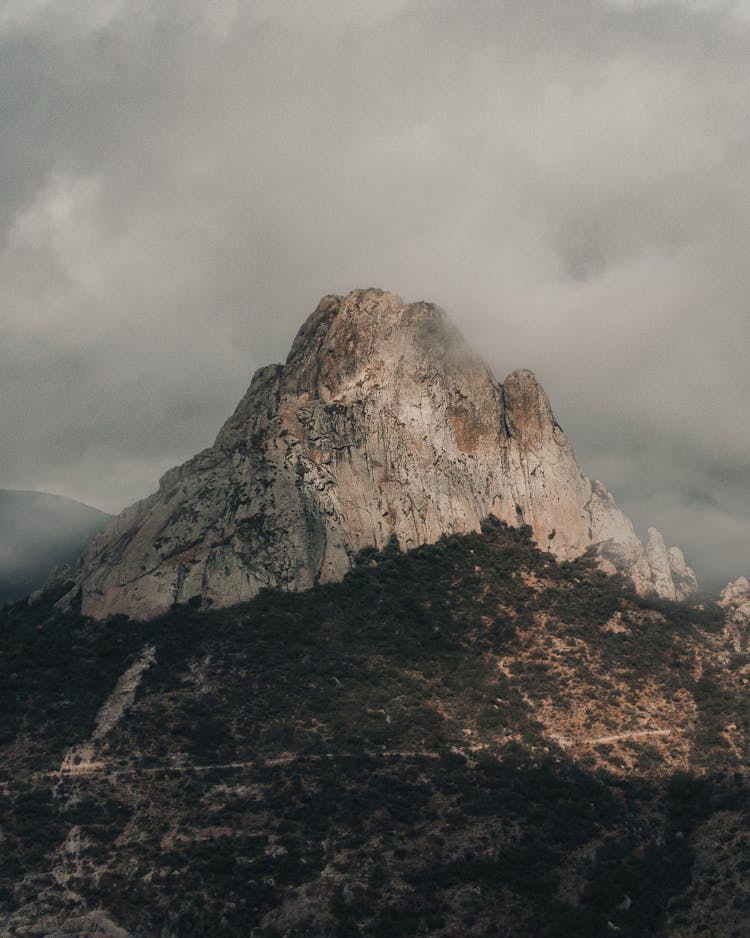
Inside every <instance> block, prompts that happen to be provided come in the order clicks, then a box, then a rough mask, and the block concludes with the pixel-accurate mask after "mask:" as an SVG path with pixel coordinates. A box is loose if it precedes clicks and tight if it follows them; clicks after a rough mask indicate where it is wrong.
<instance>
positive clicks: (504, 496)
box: [76, 289, 697, 618]
mask: <svg viewBox="0 0 750 938" xmlns="http://www.w3.org/2000/svg"><path fill="white" fill-rule="evenodd" d="M489 514H494V515H496V516H497V517H498V518H499V519H501V520H503V521H506V522H507V523H509V524H512V525H518V524H528V525H530V526H531V529H532V532H533V536H534V538H535V539H536V541H537V543H538V544H539V546H540V547H541V548H543V549H545V550H549V551H551V552H552V553H553V554H555V555H556V556H557V557H558V558H560V559H572V558H574V557H577V556H579V555H580V554H582V553H583V552H584V551H585V550H587V548H589V547H594V548H595V549H596V551H597V552H598V553H599V555H600V557H601V562H602V564H603V566H604V567H605V569H608V570H610V571H614V570H615V569H619V570H621V571H623V572H625V573H626V574H627V575H628V576H630V577H631V579H632V580H633V582H634V584H635V586H636V588H637V589H638V590H639V591H640V592H641V593H649V592H651V593H654V594H656V595H659V596H663V597H666V598H670V599H681V598H687V597H689V596H691V595H693V594H694V593H695V591H696V588H697V584H696V582H695V577H694V575H693V573H692V571H691V570H690V568H689V567H687V565H686V564H685V561H684V558H683V556H682V553H681V552H680V551H679V550H677V549H676V548H671V549H669V550H668V549H667V548H666V546H665V544H664V541H663V539H662V538H661V535H659V534H658V532H655V531H653V530H652V531H651V532H650V534H649V541H648V545H647V546H646V547H644V546H643V545H642V544H641V542H640V541H639V539H638V537H637V536H636V534H635V532H634V530H633V526H632V524H631V523H630V521H629V520H628V519H627V518H626V517H625V515H624V514H623V513H622V512H621V511H620V509H619V508H618V507H617V505H616V504H615V502H614V499H613V498H612V496H611V495H610V494H609V492H608V491H607V490H606V488H605V487H604V486H603V485H602V484H601V483H599V482H595V481H592V480H590V479H588V478H587V477H586V476H585V475H584V473H583V472H582V471H581V469H580V468H579V467H578V465H577V463H576V461H575V458H574V456H573V451H572V448H571V445H570V443H569V442H568V439H567V437H566V436H565V434H564V433H563V431H562V429H561V428H560V426H559V425H558V424H557V422H556V420H555V418H554V415H553V413H552V408H551V407H550V403H549V400H548V399H547V395H546V394H545V393H544V391H543V389H542V388H541V386H540V385H539V383H538V381H537V380H536V378H535V377H534V375H533V374H532V373H531V372H530V371H525V370H522V371H514V372H513V373H512V374H510V375H509V376H508V377H507V378H506V380H505V381H504V382H503V384H499V383H498V382H497V381H496V380H495V379H494V377H493V375H492V374H491V372H490V371H489V369H488V367H487V366H486V365H485V364H484V362H483V361H482V360H481V359H480V358H478V357H477V356H476V355H475V354H474V353H473V352H472V351H471V350H470V349H469V348H468V347H467V345H466V343H465V342H464V340H463V339H462V337H461V336H460V334H459V333H458V332H457V331H456V329H455V328H454V327H453V325H452V324H451V323H450V322H449V320H448V319H447V317H446V315H445V313H444V312H442V310H440V309H439V308H438V307H436V306H434V305H432V304H430V303H424V302H419V303H410V304H405V303H403V302H402V301H401V300H400V299H399V298H398V297H397V296H394V295H393V294H391V293H386V292H384V291H382V290H375V289H370V290H355V291H354V292H352V293H349V294H348V295H346V296H325V297H323V299H322V300H321V301H320V303H319V304H318V307H317V309H316V310H315V312H314V313H313V314H312V315H311V316H310V317H309V318H308V319H307V321H306V322H305V323H304V324H303V326H302V328H301V329H300V331H299V332H298V334H297V337H296V338H295V340H294V343H293V345H292V349H291V351H290V353H289V357H288V358H287V361H286V363H285V364H284V365H270V366H268V367H265V368H261V369H260V370H259V371H258V372H257V373H256V374H255V376H254V377H253V379H252V383H251V384H250V387H249V389H248V391H247V393H246V394H245V396H244V397H243V399H242V400H241V401H240V403H239V405H238V406H237V409H236V410H235V412H234V414H233V415H232V416H231V417H230V418H229V420H227V422H226V423H225V424H224V426H223V427H222V428H221V430H220V432H219V434H218V436H217V438H216V442H215V443H214V445H213V446H211V447H210V448H209V449H206V450H204V451H203V452H201V453H199V454H198V455H197V456H195V457H193V458H192V459H190V460H188V462H186V463H185V464H184V465H182V466H179V467H177V468H175V469H172V470H170V471H169V472H167V473H166V475H164V477H163V478H162V479H161V481H160V483H159V489H158V491H157V492H156V493H155V494H154V495H151V496H150V497H149V498H147V499H145V500H144V501H141V502H139V503H137V504H136V505H133V506H132V507H130V508H128V509H126V510H125V511H124V512H123V513H122V514H121V515H120V516H119V517H118V518H116V519H115V521H114V522H113V523H112V524H111V525H110V526H109V528H108V529H107V530H106V531H105V533H104V534H102V535H101V536H100V537H99V538H97V540H96V541H95V542H94V543H93V544H92V546H91V547H90V549H89V551H88V552H87V554H86V555H85V557H84V558H83V562H82V565H81V568H80V570H79V572H78V575H77V585H76V589H80V590H81V592H82V602H83V612H84V613H85V614H88V615H91V616H93V617H95V618H104V617H106V616H108V615H110V614H112V613H126V614H128V615H130V616H132V617H136V618H147V617H150V616H154V615H156V614H158V613H159V612H161V611H163V610H165V609H167V608H168V607H169V606H170V605H172V603H174V602H186V601H188V600H190V599H191V598H193V597H197V596H199V597H201V599H202V600H203V601H206V602H208V601H210V602H211V603H213V604H214V605H230V604H232V603H236V602H240V601H243V600H246V599H249V598H251V597H252V596H254V595H255V594H256V593H257V592H258V590H259V589H261V588H262V587H265V586H267V587H273V588H280V589H285V590H301V589H305V588H307V587H310V586H312V585H313V584H315V583H316V582H326V581H331V580H338V579H340V578H341V577H342V576H343V575H344V574H345V573H346V571H347V570H348V569H349V568H350V566H351V564H352V559H353V557H354V555H355V554H356V553H357V551H359V550H360V549H361V548H363V547H366V546H370V545H374V546H376V547H382V546H384V545H385V544H386V543H387V542H388V541H389V539H390V538H391V537H392V536H394V535H395V537H396V538H397V539H398V541H399V544H400V545H401V546H402V547H403V548H410V547H414V546H416V545H418V544H422V543H429V542H432V541H435V540H437V539H438V538H439V537H440V536H441V535H442V534H444V533H456V532H466V531H471V530H476V529H478V528H479V525H480V522H481V520H482V518H484V517H485V516H487V515H489Z"/></svg>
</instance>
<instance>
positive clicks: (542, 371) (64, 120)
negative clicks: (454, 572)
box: [0, 0, 750, 581]
mask: <svg viewBox="0 0 750 938" xmlns="http://www.w3.org/2000/svg"><path fill="white" fill-rule="evenodd" d="M748 63H750V2H747V0H735V2H731V0H671V2H667V0H523V2H518V0H510V2H502V0H492V2H486V3H484V2H465V0H461V2H458V0H456V2H428V0H421V2H417V0H413V2H410V0H379V2H378V3H372V2H369V0H368V2H359V0H357V2H353V0H346V2H331V0H315V2H312V0H309V2H301V0H298V2H283V0H270V2H263V0H253V2H249V0H248V2H245V3H241V2H232V0H4V2H3V3H2V4H1V5H0V122H1V123H0V174H1V176H2V179H1V185H0V324H1V325H2V332H1V334H0V402H1V403H0V443H1V445H0V487H5V488H24V489H32V488H33V489H41V490H45V491H49V492H55V493H59V494H64V495H69V496H71V497H74V498H77V499H80V500H83V501H85V502H88V503H90V504H93V505H95V506H97V507H99V508H102V509H105V510H109V511H115V510H119V509H120V508H122V507H123V506H124V505H126V504H128V503H130V502H131V501H133V500H135V499H137V498H139V497H142V496H143V495H146V494H147V493H149V492H150V491H152V490H153V489H154V488H155V486H156V483H157V480H158V477H159V475H160V474H161V473H162V472H163V471H164V470H165V469H167V468H168V467H170V466H171V465H174V464H176V463H178V462H181V461H183V460H184V459H185V458H187V457H188V456H190V455H192V454H193V453H194V452H196V451H197V450H199V449H201V448H203V447H204V446H207V445H209V444H210V443H211V442H212V441H213V438H214V436H215V434H216V432H217V430H218V428H219V426H220V424H221V423H222V421H223V420H224V419H225V418H226V417H227V416H228V415H229V413H230V412H231V411H232V409H233V408H234V405H235V404H236V402H237V400H238V399H239V397H240V396H241V395H242V393H243V392H244V390H245V388H246V386H247V384H248V383H249V380H250V377H251V375H252V372H253V371H254V369H255V368H257V367H258V366H260V365H261V364H264V363H267V362H269V361H278V360H283V359H284V358H285V356H286V353H287V351H288V347H289V345H290V342H291V339H292V337H293V335H294V333H295V332H296V330H297V328H298V327H299V325H300V323H301V322H302V320H303V319H304V317H305V316H306V315H307V314H308V313H309V312H311V311H312V309H313V308H314V307H315V305H316V303H317V300H318V298H319V297H320V296H321V295H322V294H325V293H342V292H346V291H348V290H350V289H352V288H354V287H357V286H380V287H383V288H386V289H390V290H393V291H394V292H396V293H398V294H400V295H401V296H402V297H403V298H404V299H405V300H407V301H410V300H416V299H429V300H432V301H434V302H436V303H438V304H439V305H441V306H443V307H444V308H445V309H446V310H447V311H448V312H449V313H450V314H451V315H452V316H453V318H454V319H455V321H456V322H457V324H458V325H459V327H460V328H461V329H462V330H463V331H464V333H465V334H466V335H467V337H468V338H469V340H470V341H471V342H472V343H473V344H474V345H475V346H476V347H478V348H479V350H480V351H481V352H482V354H483V355H484V356H485V358H486V359H487V361H488V362H489V364H490V365H491V366H492V368H493V369H494V371H495V374H496V375H497V377H498V378H499V379H502V378H503V377H504V376H505V374H507V372H509V371H511V370H513V369H515V368H518V367H529V368H532V369H533V370H534V371H536V373H537V374H538V376H539V378H540V379H541V381H542V383H543V384H544V386H545V387H546V389H547V391H548V393H549V395H550V397H551V399H552V404H553V407H554V408H555V411H556V414H557V417H558V420H559V421H560V422H561V424H562V425H563V427H564V429H565V430H566V431H567V432H568V434H569V436H570V437H571V439H572V441H573V443H574V446H575V449H576V453H577V456H578V459H579V462H580V463H581V464H582V466H583V468H584V469H585V470H586V471H587V472H588V473H589V474H590V475H592V476H595V477H598V478H601V479H602V480H603V481H604V482H605V483H606V484H607V485H608V486H609V488H610V489H611V490H612V491H613V492H614V494H615V496H616V498H617V499H618V501H619V503H620V504H621V506H622V507H623V508H624V509H625V510H626V511H627V512H628V513H629V514H630V515H631V517H632V518H633V520H634V521H635V523H636V525H637V527H638V529H639V533H641V534H643V532H644V530H645V526H646V525H647V524H649V523H653V524H655V525H656V526H657V527H659V528H660V529H661V530H662V531H663V533H664V535H665V537H666V538H667V540H668V542H670V543H677V544H679V545H680V546H682V547H683V548H684V549H685V551H686V554H687V556H688V560H689V561H692V562H693V563H694V565H695V567H696V569H697V571H698V573H699V575H701V576H702V577H703V579H704V580H706V581H716V580H718V581H726V580H727V579H728V578H729V577H736V576H738V575H740V574H741V573H746V574H750V490H749V489H748V484H747V480H748V474H749V470H750V435H749V432H748V418H747V414H748V411H747V402H748V398H749V397H750V369H749V368H748V348H750V315H749V314H748V298H749V297H750V68H749V67H748Z"/></svg>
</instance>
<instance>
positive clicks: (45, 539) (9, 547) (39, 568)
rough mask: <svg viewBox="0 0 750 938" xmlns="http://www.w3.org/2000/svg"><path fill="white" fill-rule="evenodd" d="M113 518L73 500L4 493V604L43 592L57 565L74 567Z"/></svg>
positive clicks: (0, 572)
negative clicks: (32, 593)
mask: <svg viewBox="0 0 750 938" xmlns="http://www.w3.org/2000/svg"><path fill="white" fill-rule="evenodd" d="M109 519H110V515H107V514H105V513H104V512H103V511H99V510H98V509H96V508H91V507H90V506H89V505H84V504H82V503H81V502H77V501H75V500H74V499H72V498H63V497H62V496H60V495H48V494H47V493H45V492H24V491H16V490H11V489H0V605H2V604H3V603H6V602H12V601H13V600H16V599H21V598H22V597H24V596H28V594H29V593H31V592H33V591H34V590H37V589H39V588H40V587H41V586H42V584H43V583H44V581H45V580H46V579H47V576H48V575H49V573H50V571H51V570H52V568H53V567H57V566H62V565H63V564H70V565H71V566H72V565H74V564H75V563H76V562H77V561H78V558H79V557H80V555H81V554H82V553H83V551H84V549H85V548H86V546H87V545H88V543H89V542H90V541H91V539H92V538H93V537H94V536H95V535H96V534H99V532H100V531H101V530H102V529H103V528H104V526H105V525H106V523H107V521H109Z"/></svg>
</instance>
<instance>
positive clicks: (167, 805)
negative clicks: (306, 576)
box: [0, 520, 750, 938]
mask: <svg viewBox="0 0 750 938" xmlns="http://www.w3.org/2000/svg"><path fill="white" fill-rule="evenodd" d="M54 599H55V597H54V596H52V595H50V596H47V597H44V598H43V599H42V600H41V601H40V602H39V603H37V604H36V605H35V606H28V605H26V604H23V603H19V604H17V605H15V606H12V607H10V608H9V609H8V610H6V611H5V612H4V614H3V616H2V619H0V648H1V649H2V656H1V657H0V675H1V681H2V700H0V745H1V747H2V750H1V753H2V754H1V759H2V763H1V764H2V774H1V775H0V792H1V793H2V798H1V800H0V809H1V810H2V812H3V815H2V819H1V820H0V825H1V826H0V923H3V928H4V931H3V933H4V934H18V935H21V934H25V935H63V934H79V935H85V934H91V935H93V934H111V935H121V936H122V935H127V934H130V935H139V936H150V935H159V936H163V938H169V936H204V935H214V934H216V935H221V934H226V935H243V936H250V935H268V936H272V935H294V936H341V938H344V936H347V938H348V936H356V935H368V936H370V935H373V936H383V938H386V936H388V938H390V936H397V935H424V934H433V935H443V936H456V935H467V936H469V935H477V936H480V935H481V936H485V935H486V936H490V935H491V936H495V935H509V936H544V935H549V936H558V935H576V936H600V935H602V936H603V935H610V934H623V935H631V936H644V935H680V936H683V935H688V936H689V935H693V936H698V935H701V936H702V935H707V934H710V935H716V936H723V935H727V936H731V935H737V936H740V935H742V934H746V929H747V922H748V920H749V919H750V887H749V886H748V877H747V871H748V869H750V825H749V824H748V822H749V820H750V807H749V805H750V797H749V796H750V784H748V777H747V774H746V766H747V764H748V763H747V755H748V749H747V740H748V728H749V726H750V718H749V715H748V708H747V682H748V678H749V677H750V665H749V661H750V659H749V658H748V655H747V636H744V637H743V636H740V637H739V638H738V637H737V636H736V635H734V636H733V638H732V640H731V641H730V640H729V637H728V635H727V633H726V629H725V625H724V621H723V618H722V615H721V611H720V610H719V609H718V608H716V607H713V606H711V605H709V604H702V605H696V606H681V605H674V604H662V605H656V604H654V603H648V602H645V601H644V600H642V599H638V598H636V597H635V596H634V595H633V594H632V593H631V592H629V591H628V590H627V589H626V588H625V587H624V586H623V584H622V583H621V582H620V581H618V580H617V579H615V578H610V577H607V576H604V575H603V574H601V573H599V572H598V571H596V570H595V568H594V565H593V563H592V562H590V561H589V560H587V559H585V558H584V559H582V560H580V561H577V562H575V563H572V564H565V563H564V564H558V563H557V562H556V561H555V560H554V559H553V558H552V557H551V556H550V555H548V554H544V553H542V552H540V551H539V550H538V549H537V548H536V547H535V546H534V544H533V543H532V542H531V540H530V539H529V532H528V529H521V530H517V529H512V528H508V527H506V526H504V525H501V524H500V523H498V522H496V521H494V520H490V521H488V522H487V523H486V524H485V525H484V528H483V532H482V533H481V534H476V535H467V536H461V537H459V536H455V537H450V538H444V539H443V540H441V541H440V542H438V543H437V544H435V545H433V546H430V547H421V548H419V549H417V550H415V551H412V552H410V553H408V554H401V553H399V551H398V547H397V546H396V545H393V546H391V547H388V548H386V549H385V550H384V551H382V552H380V553H376V552H374V551H372V552H364V553H363V554H361V555H360V556H359V563H358V566H357V568H356V569H355V570H354V571H353V572H352V573H351V574H350V575H349V576H348V577H347V578H346V579H345V580H344V582H342V583H339V584H335V585H329V586H321V587H316V588H315V589H313V590H311V591H308V592H306V593H301V594H291V593H289V594H286V593H278V592H265V593H262V594H261V595H260V596H258V597H257V598H256V599H255V600H253V601H252V602H250V603H247V604H244V605H242V606H237V607H234V608H231V609H223V610H216V611H212V610H210V609H205V608H200V600H199V599H198V598H196V600H195V601H194V602H193V603H188V604H187V605H186V606H180V607H176V608H174V609H173V610H172V611H170V612H169V613H167V614H166V615H164V616H162V617H161V618H160V619H157V620H154V621H151V622H148V623H138V622H134V621H131V620H127V619H124V618H114V619H110V620H109V621H108V622H105V623H98V622H93V621H91V620H87V619H84V618H82V617H81V616H80V615H77V614H75V613H73V612H69V613H66V614H62V613H60V612H56V611H55V609H54V606H53V602H54ZM97 929H98V931H97ZM118 929H120V930H119V931H118Z"/></svg>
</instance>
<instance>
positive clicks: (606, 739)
mask: <svg viewBox="0 0 750 938" xmlns="http://www.w3.org/2000/svg"><path fill="white" fill-rule="evenodd" d="M673 733H674V730H630V731H628V732H627V733H615V734H614V735H612V736H595V737H593V738H591V739H572V738H571V737H570V736H557V735H552V737H551V738H552V739H554V741H555V742H556V743H557V744H558V745H559V746H562V747H563V749H566V748H568V747H569V746H599V745H606V744H607V743H617V742H619V741H620V740H621V739H639V738H641V737H643V736H671V735H672V734H673Z"/></svg>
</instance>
